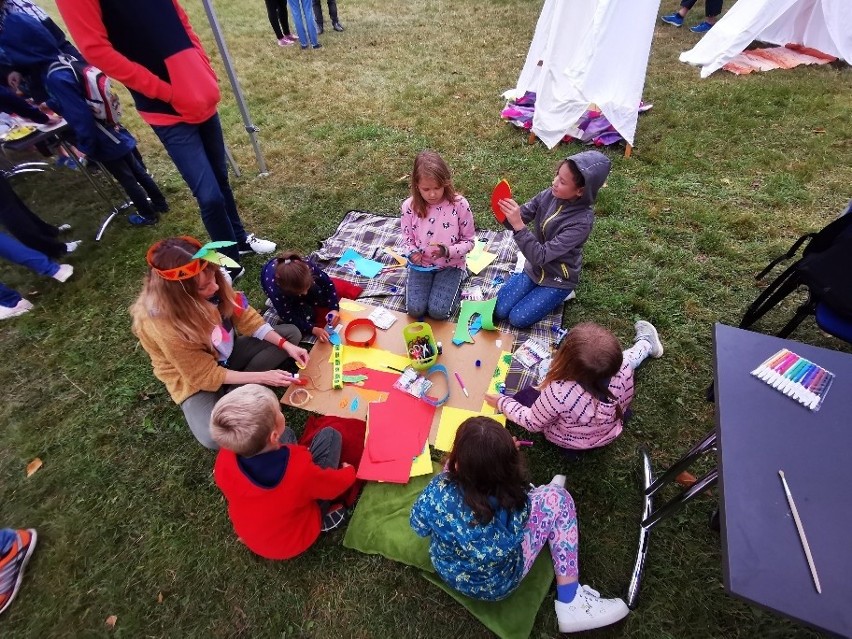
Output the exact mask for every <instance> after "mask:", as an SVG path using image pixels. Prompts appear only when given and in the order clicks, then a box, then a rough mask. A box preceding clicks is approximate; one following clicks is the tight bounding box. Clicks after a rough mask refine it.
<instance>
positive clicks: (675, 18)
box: [660, 11, 683, 27]
mask: <svg viewBox="0 0 852 639" xmlns="http://www.w3.org/2000/svg"><path fill="white" fill-rule="evenodd" d="M660 20H662V21H663V22H665V23H666V24H670V25H672V26H673V27H682V26H683V16H682V15H680V14H679V13H678V12H677V11H675V12H674V13H670V14H669V15H667V16H662V17H661V18H660Z"/></svg>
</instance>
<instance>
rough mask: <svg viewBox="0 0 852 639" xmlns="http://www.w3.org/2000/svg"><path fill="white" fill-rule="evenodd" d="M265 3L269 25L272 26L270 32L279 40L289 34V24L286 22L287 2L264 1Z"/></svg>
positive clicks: (277, 0)
mask: <svg viewBox="0 0 852 639" xmlns="http://www.w3.org/2000/svg"><path fill="white" fill-rule="evenodd" d="M264 2H266V15H267V16H268V17H269V24H271V25H272V30H273V31H274V32H275V37H276V38H278V39H279V40H280V39H281V38H283V37H284V36H289V35H291V34H290V23H289V22H288V21H287V2H286V0H264Z"/></svg>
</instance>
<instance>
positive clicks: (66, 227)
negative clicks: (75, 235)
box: [56, 224, 71, 233]
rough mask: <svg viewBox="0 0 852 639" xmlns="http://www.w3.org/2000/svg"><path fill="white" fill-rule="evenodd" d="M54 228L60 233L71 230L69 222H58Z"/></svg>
mask: <svg viewBox="0 0 852 639" xmlns="http://www.w3.org/2000/svg"><path fill="white" fill-rule="evenodd" d="M56 229H57V230H58V231H59V232H60V233H65V232H66V231H70V230H71V225H70V224H60V225H59V226H57V227H56Z"/></svg>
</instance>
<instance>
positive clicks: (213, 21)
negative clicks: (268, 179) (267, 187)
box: [202, 0, 269, 176]
mask: <svg viewBox="0 0 852 639" xmlns="http://www.w3.org/2000/svg"><path fill="white" fill-rule="evenodd" d="M202 4H203V5H204V10H205V11H206V12H207V20H208V21H209V22H210V28H211V29H213V37H214V38H215V39H216V46H217V47H218V48H219V55H221V56H222V63H223V64H224V65H225V71H226V72H227V74H228V80H230V81H231V90H232V91H233V92H234V97H235V98H236V100H237V107H238V108H239V109H240V115H241V116H242V118H243V124H244V125H245V129H246V133H248V134H249V139H250V140H251V145H252V147H254V157H255V159H256V160H257V166H258V168H259V169H260V175H261V176H266V175H269V171H268V169H267V167H266V160H264V158H263V153H262V152H261V150H260V143H259V142H258V141H257V132H258V130H259V129H258V128H257V127H256V126H255V125H254V123H253V122H252V121H251V115H250V114H249V111H248V107H247V106H246V102H245V98H244V97H243V90H242V88H241V87H240V83H239V81H238V80H237V74H236V73H234V63H233V60H231V54H230V53H228V45H227V44H225V38H223V37H222V28H221V26H220V25H219V18H217V17H216V12H215V11H214V9H213V5H212V0H202Z"/></svg>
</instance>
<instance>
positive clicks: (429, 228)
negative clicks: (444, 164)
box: [400, 195, 474, 269]
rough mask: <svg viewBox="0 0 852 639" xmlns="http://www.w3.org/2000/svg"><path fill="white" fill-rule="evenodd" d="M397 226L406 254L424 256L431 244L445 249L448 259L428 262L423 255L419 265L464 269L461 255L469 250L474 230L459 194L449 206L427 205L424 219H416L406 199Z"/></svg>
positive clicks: (467, 210)
mask: <svg viewBox="0 0 852 639" xmlns="http://www.w3.org/2000/svg"><path fill="white" fill-rule="evenodd" d="M400 225H401V226H402V240H403V246H404V247H405V251H406V253H412V252H413V251H416V250H420V251H423V252H424V253H426V252H427V251H428V250H429V249H430V248H431V246H432V245H435V244H443V245H444V246H446V247H447V248H448V249H449V251H450V255H449V257H437V258H435V259H432V258H430V257H428V255H424V256H423V266H439V267H441V268H446V267H448V266H452V267H455V268H461V269H463V268H465V256H466V255H467V254H468V253H470V251H471V250H472V249H473V235H474V228H473V213H471V210H470V204H468V203H467V200H466V199H465V198H463V197H462V196H461V195H459V196H458V198H457V199H456V201H455V203H453V204H451V203H450V202H448V201H447V200H444V201H443V202H439V203H438V204H432V205H430V206H429V207H428V208H427V209H426V217H417V213H415V212H414V209H413V208H412V206H411V198H408V199H407V200H405V202H403V203H402V218H401V219H400Z"/></svg>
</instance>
